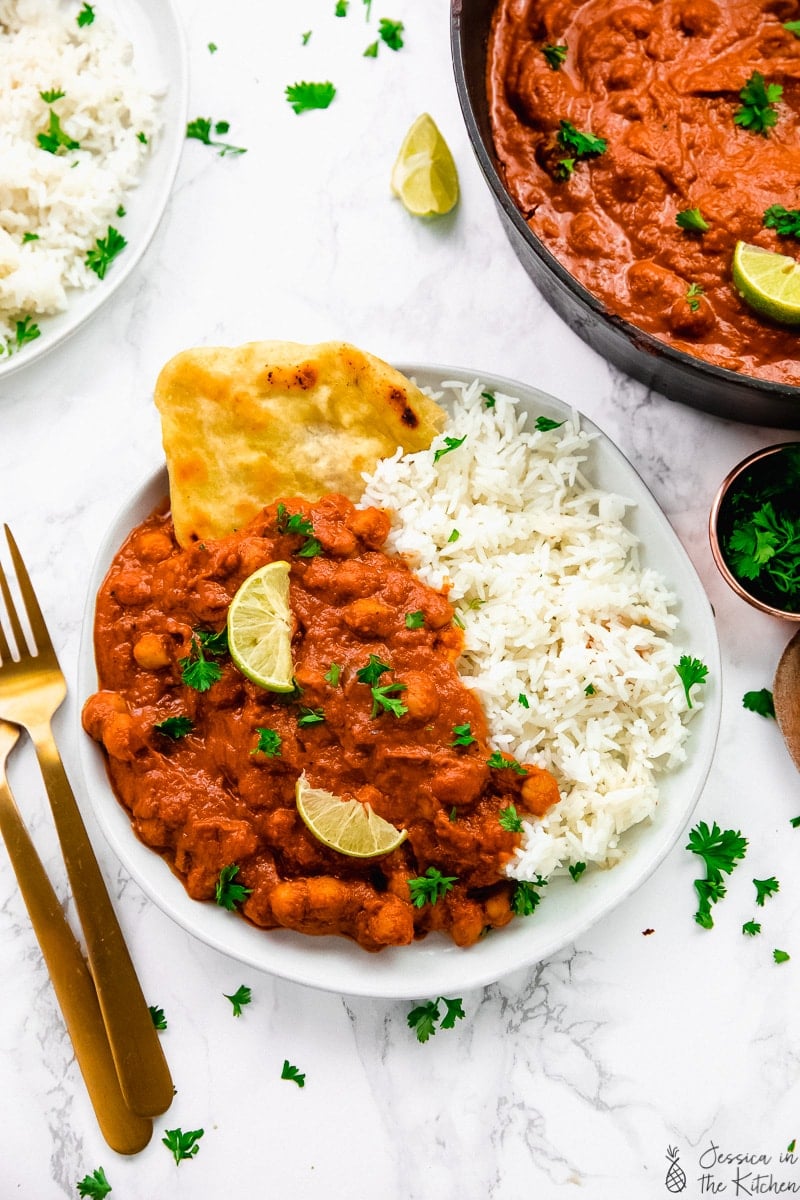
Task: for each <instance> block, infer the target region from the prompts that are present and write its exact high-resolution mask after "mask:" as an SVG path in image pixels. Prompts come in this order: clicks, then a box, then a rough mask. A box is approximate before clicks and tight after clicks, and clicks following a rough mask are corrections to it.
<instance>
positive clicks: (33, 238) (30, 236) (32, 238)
mask: <svg viewBox="0 0 800 1200" xmlns="http://www.w3.org/2000/svg"><path fill="white" fill-rule="evenodd" d="M38 241H39V235H38V233H31V231H30V230H27V231H26V232H25V233H23V235H22V244H23V246H27V244H28V242H38Z"/></svg>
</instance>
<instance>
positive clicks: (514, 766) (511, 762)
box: [486, 750, 528, 775]
mask: <svg viewBox="0 0 800 1200" xmlns="http://www.w3.org/2000/svg"><path fill="white" fill-rule="evenodd" d="M486 765H487V767H494V768H495V770H497V771H505V770H510V771H513V772H514V774H515V775H527V774H528V772H527V771H526V770H525V768H524V767H522V766H520V764H519V763H518V762H517V760H516V759H515V758H506V757H505V755H503V754H501V753H500V751H499V750H495V751H494V752H493V754H492V755H491V756H490V757H489V758H487V760H486Z"/></svg>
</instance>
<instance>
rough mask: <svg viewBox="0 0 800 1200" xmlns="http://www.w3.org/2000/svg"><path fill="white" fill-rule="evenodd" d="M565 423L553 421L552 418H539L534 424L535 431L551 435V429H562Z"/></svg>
mask: <svg viewBox="0 0 800 1200" xmlns="http://www.w3.org/2000/svg"><path fill="white" fill-rule="evenodd" d="M563 424H564V421H553V420H551V418H550V417H541V416H539V417H537V418H536V420H535V422H534V429H536V431H537V432H538V433H549V432H550V430H551V429H560V428H561V426H562V425H563Z"/></svg>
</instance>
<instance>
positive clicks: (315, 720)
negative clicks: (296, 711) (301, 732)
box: [297, 706, 325, 729]
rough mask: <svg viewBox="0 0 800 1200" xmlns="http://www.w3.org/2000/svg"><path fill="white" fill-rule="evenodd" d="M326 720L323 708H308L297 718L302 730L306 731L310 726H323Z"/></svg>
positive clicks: (304, 708)
mask: <svg viewBox="0 0 800 1200" xmlns="http://www.w3.org/2000/svg"><path fill="white" fill-rule="evenodd" d="M324 720H325V713H324V712H323V711H322V709H321V708H306V707H305V706H304V707H302V708H301V709H300V715H299V716H298V718H297V724H298V725H299V726H300V728H301V729H305V728H306V726H308V725H321V724H322V723H323V721H324Z"/></svg>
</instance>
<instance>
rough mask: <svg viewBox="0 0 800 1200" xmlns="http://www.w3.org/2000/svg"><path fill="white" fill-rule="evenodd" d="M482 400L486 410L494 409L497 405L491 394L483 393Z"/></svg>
mask: <svg viewBox="0 0 800 1200" xmlns="http://www.w3.org/2000/svg"><path fill="white" fill-rule="evenodd" d="M481 400H483V402H484V404H483V407H484V408H494V406H495V404H496V403H497V401H496V400H495V398H494V396H493V395H492V393H491V392H481Z"/></svg>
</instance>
